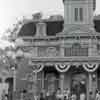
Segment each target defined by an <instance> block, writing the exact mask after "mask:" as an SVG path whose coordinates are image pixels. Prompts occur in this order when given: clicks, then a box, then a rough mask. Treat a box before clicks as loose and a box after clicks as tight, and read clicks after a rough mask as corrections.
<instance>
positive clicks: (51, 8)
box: [0, 0, 100, 32]
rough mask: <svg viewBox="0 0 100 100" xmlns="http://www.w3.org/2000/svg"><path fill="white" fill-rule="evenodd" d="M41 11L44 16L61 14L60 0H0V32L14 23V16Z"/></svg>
mask: <svg viewBox="0 0 100 100" xmlns="http://www.w3.org/2000/svg"><path fill="white" fill-rule="evenodd" d="M96 4H97V7H96V13H97V14H99V13H100V0H97V3H96ZM38 11H41V12H43V13H44V16H47V15H51V14H63V3H62V0H0V14H1V15H0V32H2V31H4V29H5V28H7V27H8V26H11V25H12V23H15V20H16V18H20V17H22V16H31V14H32V13H35V12H38Z"/></svg>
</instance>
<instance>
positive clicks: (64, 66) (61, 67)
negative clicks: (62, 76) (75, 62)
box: [55, 64, 70, 72]
mask: <svg viewBox="0 0 100 100" xmlns="http://www.w3.org/2000/svg"><path fill="white" fill-rule="evenodd" d="M55 68H56V69H57V70H58V71H59V72H67V71H68V70H69V68H70V64H55Z"/></svg>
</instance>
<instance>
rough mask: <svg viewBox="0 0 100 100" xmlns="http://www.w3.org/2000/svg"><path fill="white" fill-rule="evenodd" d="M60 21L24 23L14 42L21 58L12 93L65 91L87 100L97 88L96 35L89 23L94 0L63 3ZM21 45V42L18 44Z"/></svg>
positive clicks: (99, 46) (99, 56)
mask: <svg viewBox="0 0 100 100" xmlns="http://www.w3.org/2000/svg"><path fill="white" fill-rule="evenodd" d="M63 4H64V19H63V17H62V16H51V17H50V18H48V19H33V20H27V21H25V22H24V23H23V24H22V26H21V27H20V28H19V30H18V31H17V33H16V35H15V37H14V38H13V39H16V40H15V43H17V44H19V45H18V49H19V50H20V51H23V55H24V58H22V59H21V60H20V61H19V62H18V63H17V66H18V68H17V70H16V77H14V78H15V81H14V82H13V85H14V90H16V91H19V90H21V89H25V90H27V92H32V93H33V92H34V93H35V92H36V93H39V92H40V91H41V90H42V89H43V90H45V91H50V92H54V91H56V90H57V89H58V88H60V89H61V90H62V91H63V90H64V89H67V88H68V89H69V90H70V91H71V93H76V94H77V96H79V95H80V93H81V92H84V93H85V94H86V98H87V100H88V99H89V92H90V91H92V92H93V96H95V91H96V89H97V88H98V89H100V73H99V71H100V33H98V32H96V31H95V29H94V24H93V12H94V5H95V0H63ZM22 42H23V43H22Z"/></svg>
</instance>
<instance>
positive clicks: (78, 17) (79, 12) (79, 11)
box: [74, 8, 83, 21]
mask: <svg viewBox="0 0 100 100" xmlns="http://www.w3.org/2000/svg"><path fill="white" fill-rule="evenodd" d="M74 19H75V21H83V8H75V9H74Z"/></svg>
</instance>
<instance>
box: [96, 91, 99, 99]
mask: <svg viewBox="0 0 100 100" xmlns="http://www.w3.org/2000/svg"><path fill="white" fill-rule="evenodd" d="M96 100H100V91H97V93H96Z"/></svg>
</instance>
